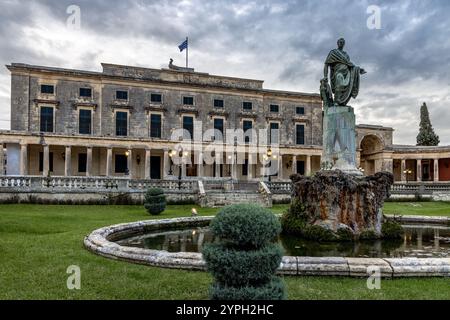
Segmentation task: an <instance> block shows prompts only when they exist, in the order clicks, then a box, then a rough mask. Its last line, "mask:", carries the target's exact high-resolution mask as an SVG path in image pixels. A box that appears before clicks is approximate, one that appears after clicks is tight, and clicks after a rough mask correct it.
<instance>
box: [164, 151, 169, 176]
mask: <svg viewBox="0 0 450 320" xmlns="http://www.w3.org/2000/svg"><path fill="white" fill-rule="evenodd" d="M169 170H170V157H169V150H168V149H164V162H163V177H164V180H166V179H167V177H168V176H169Z"/></svg>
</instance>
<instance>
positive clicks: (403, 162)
mask: <svg viewBox="0 0 450 320" xmlns="http://www.w3.org/2000/svg"><path fill="white" fill-rule="evenodd" d="M401 170H402V172H401V174H402V182H406V181H407V180H406V179H407V177H406V173H405V171H406V160H405V159H402V165H401Z"/></svg>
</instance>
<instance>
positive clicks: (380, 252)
mask: <svg viewBox="0 0 450 320" xmlns="http://www.w3.org/2000/svg"><path fill="white" fill-rule="evenodd" d="M403 227H404V228H405V231H406V232H405V236H404V237H403V238H402V239H401V240H395V241H393V240H377V241H360V242H354V243H352V242H340V243H337V242H332V243H319V242H315V241H309V240H304V239H300V238H297V237H292V236H281V237H280V239H279V242H280V244H281V245H282V246H283V248H284V251H285V255H287V256H304V257H359V258H403V257H417V258H433V257H434V258H446V257H450V227H447V226H435V225H404V226H403ZM216 240H217V239H214V237H213V235H212V233H211V232H210V230H209V229H208V228H195V229H185V230H167V231H161V232H152V233H148V234H144V235H140V236H134V237H131V238H127V239H122V240H120V241H117V243H118V244H120V245H122V246H128V247H139V248H147V249H154V250H165V251H169V252H201V250H202V246H203V245H205V244H207V243H211V242H214V241H216Z"/></svg>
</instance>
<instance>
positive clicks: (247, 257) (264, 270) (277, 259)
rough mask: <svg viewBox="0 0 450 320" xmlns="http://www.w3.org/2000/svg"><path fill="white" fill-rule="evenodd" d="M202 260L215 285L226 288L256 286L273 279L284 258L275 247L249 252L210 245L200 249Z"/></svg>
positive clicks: (271, 245)
mask: <svg viewBox="0 0 450 320" xmlns="http://www.w3.org/2000/svg"><path fill="white" fill-rule="evenodd" d="M203 257H204V258H205V260H207V261H208V270H209V271H210V272H211V274H212V275H213V277H214V278H215V279H216V281H217V282H219V283H221V284H224V285H227V286H239V284H241V283H248V284H249V285H257V284H259V283H261V282H267V281H270V279H271V278H272V277H273V274H274V273H275V272H276V270H277V269H278V268H279V266H280V263H281V259H282V258H283V250H282V249H281V248H280V246H279V245H277V244H270V245H267V246H265V247H264V248H262V249H258V250H248V251H246V250H235V249H233V248H229V247H226V246H225V245H223V244H213V245H210V246H208V247H206V248H205V249H204V250H203Z"/></svg>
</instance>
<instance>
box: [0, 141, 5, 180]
mask: <svg viewBox="0 0 450 320" xmlns="http://www.w3.org/2000/svg"><path fill="white" fill-rule="evenodd" d="M4 174H5V154H4V151H3V143H0V176H3V175H4Z"/></svg>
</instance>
